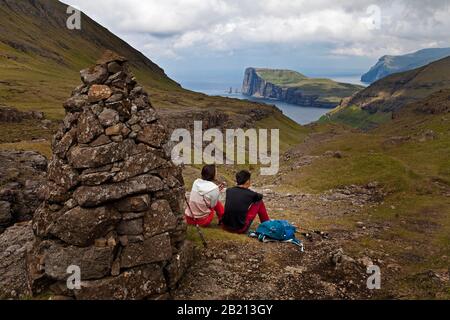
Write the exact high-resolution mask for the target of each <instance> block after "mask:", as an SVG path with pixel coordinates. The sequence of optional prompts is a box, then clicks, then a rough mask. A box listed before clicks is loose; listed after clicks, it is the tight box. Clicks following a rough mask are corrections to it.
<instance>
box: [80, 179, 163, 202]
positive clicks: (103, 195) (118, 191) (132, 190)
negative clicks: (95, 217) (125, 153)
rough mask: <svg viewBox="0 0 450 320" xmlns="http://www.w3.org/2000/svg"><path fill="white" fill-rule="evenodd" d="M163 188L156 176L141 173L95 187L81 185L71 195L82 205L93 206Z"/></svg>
mask: <svg viewBox="0 0 450 320" xmlns="http://www.w3.org/2000/svg"><path fill="white" fill-rule="evenodd" d="M163 188H164V185H163V184H162V181H161V179H159V178H158V177H155V176H152V175H143V176H138V177H135V178H132V179H130V180H128V181H123V182H119V183H114V184H105V185H101V186H95V187H87V186H82V187H79V188H78V189H77V190H76V191H75V192H74V194H73V197H74V199H75V200H76V201H77V203H79V204H80V205H81V206H83V207H94V206H98V205H101V204H103V203H105V202H110V201H114V200H120V199H122V198H125V197H127V196H130V195H135V194H139V193H148V192H155V191H158V190H162V189H163Z"/></svg>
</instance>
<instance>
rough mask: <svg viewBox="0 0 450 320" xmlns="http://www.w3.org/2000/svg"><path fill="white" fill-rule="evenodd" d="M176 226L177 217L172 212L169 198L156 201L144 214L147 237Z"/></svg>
mask: <svg viewBox="0 0 450 320" xmlns="http://www.w3.org/2000/svg"><path fill="white" fill-rule="evenodd" d="M176 226H177V218H176V217H175V215H174V214H173V213H172V210H171V208H170V204H169V202H168V201H167V200H158V201H155V202H154V203H152V205H151V207H150V210H149V211H147V212H146V213H145V215H144V234H145V236H146V237H152V236H155V235H157V234H161V233H165V232H168V231H171V230H174V229H175V228H176Z"/></svg>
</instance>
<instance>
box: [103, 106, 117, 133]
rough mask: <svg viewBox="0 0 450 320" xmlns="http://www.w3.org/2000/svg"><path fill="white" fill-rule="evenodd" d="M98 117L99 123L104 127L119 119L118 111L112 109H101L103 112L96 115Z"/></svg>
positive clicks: (113, 123)
mask: <svg viewBox="0 0 450 320" xmlns="http://www.w3.org/2000/svg"><path fill="white" fill-rule="evenodd" d="M98 119H99V121H100V123H101V125H102V126H104V127H105V128H106V127H111V126H113V125H115V124H117V123H118V122H119V120H120V118H119V113H118V112H117V111H115V110H112V109H105V110H103V112H102V113H100V115H99V116H98Z"/></svg>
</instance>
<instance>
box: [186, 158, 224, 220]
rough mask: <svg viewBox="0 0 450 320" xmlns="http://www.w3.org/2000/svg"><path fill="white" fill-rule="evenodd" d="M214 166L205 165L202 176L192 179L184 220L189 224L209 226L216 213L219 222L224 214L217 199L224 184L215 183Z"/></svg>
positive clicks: (221, 205)
mask: <svg viewBox="0 0 450 320" xmlns="http://www.w3.org/2000/svg"><path fill="white" fill-rule="evenodd" d="M215 179H216V166H214V165H207V166H205V167H203V169H202V178H201V179H197V180H195V181H194V184H193V186H192V191H191V196H190V199H189V205H188V206H187V208H186V211H185V217H186V222H187V223H188V224H189V225H199V226H200V227H204V228H206V227H209V226H210V225H211V222H212V221H213V219H214V216H215V215H217V217H218V219H219V224H220V222H221V221H222V217H223V214H224V211H225V209H224V206H223V204H222V202H220V200H219V196H220V193H221V192H222V191H223V189H224V185H219V186H218V185H217V184H215V183H214V182H213V181H214V180H215Z"/></svg>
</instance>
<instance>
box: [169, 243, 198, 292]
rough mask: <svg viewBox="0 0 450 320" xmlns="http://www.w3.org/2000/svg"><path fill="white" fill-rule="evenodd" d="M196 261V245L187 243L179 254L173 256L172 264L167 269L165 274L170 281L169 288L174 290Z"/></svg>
mask: <svg viewBox="0 0 450 320" xmlns="http://www.w3.org/2000/svg"><path fill="white" fill-rule="evenodd" d="M193 259H194V245H193V244H192V242H190V241H185V242H184V243H183V245H182V246H181V248H180V249H179V251H178V253H177V254H176V255H174V256H173V258H172V260H170V263H169V264H168V265H167V266H166V268H165V271H166V272H165V273H166V275H167V277H168V279H169V283H168V285H169V287H170V288H171V289H174V288H175V287H176V285H177V283H178V282H179V281H180V280H181V278H182V277H183V275H184V274H185V273H186V271H187V269H188V268H189V266H190V265H191V263H192V261H193Z"/></svg>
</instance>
